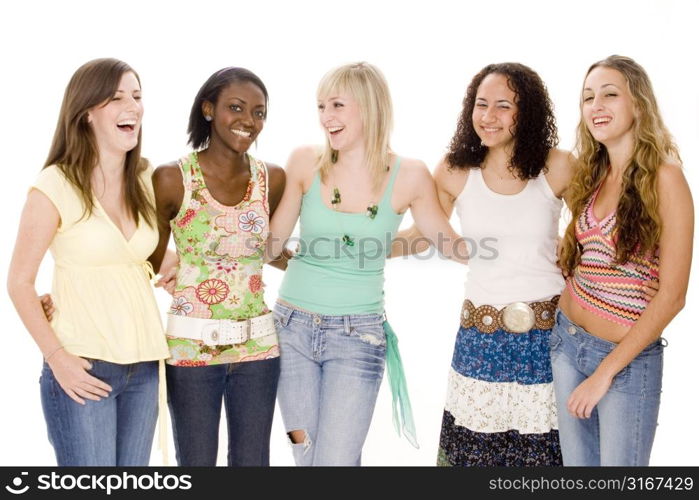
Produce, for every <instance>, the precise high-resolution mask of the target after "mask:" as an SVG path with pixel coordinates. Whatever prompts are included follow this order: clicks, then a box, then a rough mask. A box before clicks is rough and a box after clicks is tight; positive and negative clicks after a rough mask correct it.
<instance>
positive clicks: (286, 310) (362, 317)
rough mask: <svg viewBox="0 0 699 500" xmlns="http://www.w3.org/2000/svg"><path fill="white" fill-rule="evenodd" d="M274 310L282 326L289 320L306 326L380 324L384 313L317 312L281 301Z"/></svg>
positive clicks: (325, 326)
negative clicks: (337, 313) (345, 313)
mask: <svg viewBox="0 0 699 500" xmlns="http://www.w3.org/2000/svg"><path fill="white" fill-rule="evenodd" d="M274 312H275V313H276V314H277V315H278V316H279V317H278V319H279V321H281V323H282V325H284V326H286V325H287V324H288V323H289V321H291V320H293V321H296V322H299V323H302V324H305V325H307V326H313V325H314V324H315V325H318V326H319V327H320V328H343V327H344V328H352V327H355V328H356V327H360V326H372V325H381V324H383V322H384V320H385V315H384V314H376V313H370V314H347V315H329V314H318V313H314V312H311V311H306V310H303V309H300V308H297V307H293V306H292V305H290V304H283V303H281V302H277V303H276V304H274Z"/></svg>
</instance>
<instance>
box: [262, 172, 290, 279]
mask: <svg viewBox="0 0 699 500" xmlns="http://www.w3.org/2000/svg"><path fill="white" fill-rule="evenodd" d="M267 172H268V173H269V217H270V220H271V219H272V217H273V216H274V214H275V213H276V211H277V207H278V206H279V202H281V200H282V196H283V195H284V188H285V186H286V173H285V172H284V169H283V168H281V167H279V166H277V165H273V164H271V163H268V164H267ZM288 263H289V255H288V254H287V252H282V253H281V255H279V256H278V257H277V258H276V259H274V260H271V261H269V262H267V264H269V265H270V266H272V267H276V268H277V269H280V270H282V271H286V266H287V265H288Z"/></svg>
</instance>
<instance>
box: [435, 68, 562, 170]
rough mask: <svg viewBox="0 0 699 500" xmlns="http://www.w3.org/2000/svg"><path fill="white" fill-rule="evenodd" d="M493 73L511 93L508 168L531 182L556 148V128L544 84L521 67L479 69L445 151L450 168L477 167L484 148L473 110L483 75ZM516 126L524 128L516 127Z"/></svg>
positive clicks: (485, 148) (481, 158) (484, 150)
mask: <svg viewBox="0 0 699 500" xmlns="http://www.w3.org/2000/svg"><path fill="white" fill-rule="evenodd" d="M491 73H497V74H499V75H503V76H504V77H505V78H507V85H508V87H509V88H510V89H511V90H512V91H513V92H514V93H515V103H516V104H517V113H516V115H515V129H514V132H513V134H512V135H513V136H514V140H515V143H514V148H513V151H512V156H511V158H510V164H509V165H508V168H509V169H510V170H511V171H516V173H517V176H518V177H519V178H520V179H523V180H525V179H533V178H535V177H537V176H538V175H539V173H541V171H542V170H544V172H545V171H546V170H545V169H546V159H547V157H548V154H549V151H550V150H551V149H552V148H555V147H556V146H557V145H558V129H557V128H556V118H555V117H554V115H553V104H552V103H551V99H550V98H549V95H548V91H547V90H546V85H544V82H543V81H542V80H541V78H540V77H539V75H538V74H537V73H536V72H535V71H534V70H532V69H531V68H529V67H528V66H525V65H523V64H519V63H500V64H489V65H488V66H486V67H485V68H483V69H482V70H481V71H480V72H479V73H478V74H477V75H476V76H474V77H473V80H471V83H470V84H469V86H468V89H466V96H465V97H464V102H463V110H462V111H461V115H460V116H459V120H458V123H457V125H456V132H455V133H454V137H452V139H451V143H450V144H449V149H448V152H447V161H448V162H449V165H450V166H451V167H452V168H481V164H482V163H483V160H485V157H486V156H487V154H488V147H487V146H483V145H482V144H481V139H480V138H479V137H478V134H477V133H476V130H475V129H474V127H473V118H472V116H473V107H474V105H475V102H476V94H477V92H478V87H479V86H480V85H481V83H482V82H483V80H484V79H485V77H486V76H488V75H490V74H491ZM519 123H522V124H526V126H519Z"/></svg>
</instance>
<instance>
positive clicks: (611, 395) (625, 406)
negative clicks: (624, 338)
mask: <svg viewBox="0 0 699 500" xmlns="http://www.w3.org/2000/svg"><path fill="white" fill-rule="evenodd" d="M550 345H551V365H552V368H553V386H554V390H555V393H556V404H557V406H558V428H559V434H560V439H561V451H562V453H563V465H587V466H598V465H620V466H622V465H623V466H645V465H648V462H649V460H650V451H651V448H652V446H653V438H654V437H655V428H656V426H657V424H658V409H659V408H660V389H661V386H662V376H663V344H662V341H661V340H658V341H656V342H653V343H652V344H651V345H649V346H648V347H646V348H645V349H644V350H643V351H642V352H641V353H640V354H639V355H638V356H637V357H636V358H635V359H634V360H633V361H631V363H630V364H629V365H628V366H626V367H625V368H624V369H622V370H621V371H620V372H619V373H618V374H617V375H616V377H614V380H613V381H612V385H611V387H610V388H609V391H608V392H607V394H605V395H604V397H603V398H602V399H601V400H600V401H599V403H598V404H597V406H596V407H595V409H594V410H593V412H592V416H591V417H590V418H587V419H584V418H576V417H573V416H572V415H571V414H570V413H568V409H567V406H566V403H567V401H568V398H569V397H570V394H571V393H572V392H573V390H574V389H575V388H576V387H577V386H578V385H579V384H580V383H581V382H583V381H584V380H585V379H586V378H587V377H589V376H590V375H591V374H592V373H593V372H594V371H595V369H596V368H597V366H599V364H600V362H601V361H602V360H603V359H604V358H605V357H606V356H607V355H608V354H609V353H610V352H611V351H612V350H613V349H614V348H615V347H616V345H617V344H614V343H613V342H609V341H606V340H603V339H601V338H599V337H595V336H594V335H592V334H590V333H588V332H587V331H585V330H584V329H583V328H581V327H580V326H578V325H576V324H575V323H572V322H571V321H570V320H569V319H568V318H567V317H566V316H565V315H564V314H563V313H562V312H561V311H560V310H559V311H557V313H556V325H555V326H554V328H553V332H552V333H551V338H550Z"/></svg>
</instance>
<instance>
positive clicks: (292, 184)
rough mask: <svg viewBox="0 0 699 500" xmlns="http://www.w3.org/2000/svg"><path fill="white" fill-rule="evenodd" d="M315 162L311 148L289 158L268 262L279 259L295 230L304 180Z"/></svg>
mask: <svg viewBox="0 0 699 500" xmlns="http://www.w3.org/2000/svg"><path fill="white" fill-rule="evenodd" d="M315 161H316V160H315V152H314V150H313V148H312V147H309V146H306V147H301V148H299V149H296V150H295V151H293V152H292V153H291V156H289V160H288V161H287V165H286V185H285V187H284V194H283V195H282V197H281V201H280V202H279V205H278V206H277V208H276V210H275V213H274V217H272V221H271V223H270V232H269V237H268V240H267V256H266V258H265V260H266V261H268V262H269V261H273V260H275V259H277V258H278V257H279V255H281V253H282V249H283V248H284V245H285V244H286V242H287V240H288V239H289V237H290V236H291V232H292V231H293V230H294V226H295V225H296V221H297V220H298V218H299V213H300V212H301V201H302V199H303V182H304V178H305V177H306V176H307V175H308V172H309V170H310V169H311V168H312V166H313V165H314V164H315Z"/></svg>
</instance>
